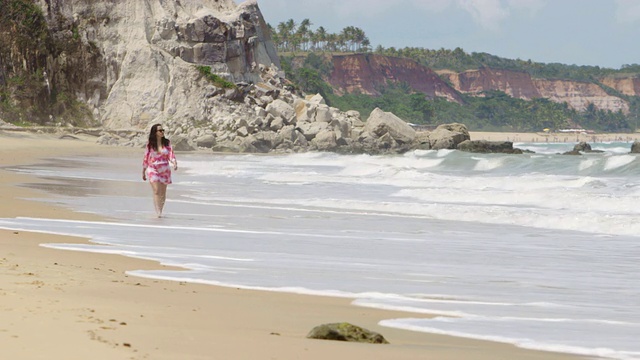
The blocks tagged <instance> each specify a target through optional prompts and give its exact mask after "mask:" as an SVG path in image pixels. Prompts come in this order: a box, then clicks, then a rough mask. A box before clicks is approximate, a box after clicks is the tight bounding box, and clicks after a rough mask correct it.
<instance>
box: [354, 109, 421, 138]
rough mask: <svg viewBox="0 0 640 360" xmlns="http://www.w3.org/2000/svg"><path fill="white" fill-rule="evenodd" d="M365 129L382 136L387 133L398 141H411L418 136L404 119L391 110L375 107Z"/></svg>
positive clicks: (376, 135)
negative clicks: (385, 110)
mask: <svg viewBox="0 0 640 360" xmlns="http://www.w3.org/2000/svg"><path fill="white" fill-rule="evenodd" d="M364 131H365V132H367V133H369V134H372V135H375V137H381V136H383V135H384V134H386V133H389V135H390V136H391V137H392V138H393V139H394V140H395V141H397V142H398V143H411V142H412V141H413V140H414V139H415V137H416V131H415V130H414V129H413V128H412V127H411V126H410V125H409V124H407V123H406V122H405V121H404V120H402V119H400V118H399V117H397V116H395V115H394V114H392V113H390V112H384V111H382V110H380V109H379V108H375V109H374V110H373V111H372V112H371V115H370V116H369V119H367V122H366V124H365V126H364Z"/></svg>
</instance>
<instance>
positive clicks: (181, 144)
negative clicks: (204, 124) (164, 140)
mask: <svg viewBox="0 0 640 360" xmlns="http://www.w3.org/2000/svg"><path fill="white" fill-rule="evenodd" d="M171 146H172V147H173V150H175V151H194V150H196V149H197V148H198V146H197V145H196V144H194V142H193V141H192V140H191V139H190V138H188V137H186V136H184V135H177V136H174V137H173V139H171Z"/></svg>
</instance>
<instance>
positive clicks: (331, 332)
mask: <svg viewBox="0 0 640 360" xmlns="http://www.w3.org/2000/svg"><path fill="white" fill-rule="evenodd" d="M307 338H309V339H322V340H338V341H351V342H361V343H369V344H388V343H389V342H388V341H387V340H386V339H385V338H384V337H383V336H382V335H380V334H378V333H376V332H373V331H370V330H367V329H363V328H361V327H359V326H356V325H352V324H349V323H346V322H343V323H333V324H324V325H319V326H316V327H315V328H313V329H312V330H311V331H310V332H309V334H307Z"/></svg>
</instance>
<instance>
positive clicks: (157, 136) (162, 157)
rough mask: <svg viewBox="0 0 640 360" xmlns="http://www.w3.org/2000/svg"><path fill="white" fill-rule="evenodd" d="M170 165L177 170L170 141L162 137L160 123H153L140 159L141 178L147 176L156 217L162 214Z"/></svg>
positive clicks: (169, 181) (169, 180)
mask: <svg viewBox="0 0 640 360" xmlns="http://www.w3.org/2000/svg"><path fill="white" fill-rule="evenodd" d="M172 165H173V170H178V161H177V160H176V156H175V155H174V153H173V148H172V147H171V142H170V141H169V139H167V138H165V137H164V129H163V128H162V125H160V124H155V125H153V126H152V127H151V130H150V131H149V141H148V142H147V149H146V151H145V153H144V159H143V160H142V180H144V181H146V180H147V178H149V184H151V189H152V190H153V204H154V205H155V208H156V214H157V215H158V217H161V216H162V209H163V208H164V202H165V200H166V199H167V185H169V184H171V166H172Z"/></svg>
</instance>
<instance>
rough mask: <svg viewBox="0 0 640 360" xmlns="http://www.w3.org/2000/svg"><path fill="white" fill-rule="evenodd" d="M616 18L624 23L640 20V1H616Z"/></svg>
mask: <svg viewBox="0 0 640 360" xmlns="http://www.w3.org/2000/svg"><path fill="white" fill-rule="evenodd" d="M616 17H617V19H618V21H619V22H622V23H632V22H636V21H638V20H640V1H637V0H616Z"/></svg>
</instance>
